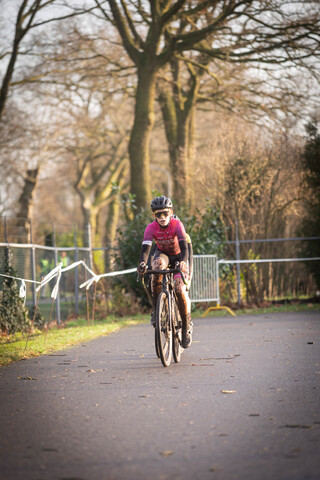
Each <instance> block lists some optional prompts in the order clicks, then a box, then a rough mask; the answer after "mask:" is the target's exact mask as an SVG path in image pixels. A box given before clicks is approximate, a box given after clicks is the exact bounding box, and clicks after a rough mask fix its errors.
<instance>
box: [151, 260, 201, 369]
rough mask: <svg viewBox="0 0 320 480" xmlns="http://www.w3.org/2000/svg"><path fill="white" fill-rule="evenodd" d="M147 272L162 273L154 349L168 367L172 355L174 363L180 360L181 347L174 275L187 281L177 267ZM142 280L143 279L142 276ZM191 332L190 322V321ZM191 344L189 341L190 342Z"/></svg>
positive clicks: (180, 323)
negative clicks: (179, 275) (178, 275)
mask: <svg viewBox="0 0 320 480" xmlns="http://www.w3.org/2000/svg"><path fill="white" fill-rule="evenodd" d="M146 273H147V274H153V275H162V281H161V283H162V287H161V292H160V293H159V295H158V300H157V306H156V312H155V314H156V323H155V349H156V354H157V356H158V357H159V358H160V359H161V362H162V365H163V366H164V367H168V366H169V365H170V363H171V360H172V356H173V359H174V361H175V362H176V363H179V362H180V360H181V354H182V352H183V348H182V345H181V343H182V320H181V316H180V313H179V309H178V303H177V296H176V292H175V289H174V275H175V274H177V273H179V274H181V278H182V280H183V283H184V284H185V285H188V282H187V280H186V278H185V276H184V274H183V272H182V271H181V269H180V268H178V264H176V265H175V268H168V269H166V270H147V272H146ZM142 282H143V283H144V279H143V277H142ZM190 329H191V332H190V333H191V334H192V322H190ZM190 344H191V343H190Z"/></svg>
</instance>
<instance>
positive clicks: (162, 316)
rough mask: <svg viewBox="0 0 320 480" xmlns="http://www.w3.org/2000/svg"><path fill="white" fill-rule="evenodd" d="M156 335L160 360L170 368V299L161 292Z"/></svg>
mask: <svg viewBox="0 0 320 480" xmlns="http://www.w3.org/2000/svg"><path fill="white" fill-rule="evenodd" d="M156 335H157V343H156V345H157V344H158V348H159V354H160V359H161V362H162V365H163V366H164V367H168V366H169V365H170V363H171V358H172V329H171V328H170V318H169V298H168V295H167V294H166V293H165V292H161V293H160V294H159V297H158V302H157V314H156Z"/></svg>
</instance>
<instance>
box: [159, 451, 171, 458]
mask: <svg viewBox="0 0 320 480" xmlns="http://www.w3.org/2000/svg"><path fill="white" fill-rule="evenodd" d="M161 455H162V456H163V457H170V455H173V452H172V450H165V451H164V452H161Z"/></svg>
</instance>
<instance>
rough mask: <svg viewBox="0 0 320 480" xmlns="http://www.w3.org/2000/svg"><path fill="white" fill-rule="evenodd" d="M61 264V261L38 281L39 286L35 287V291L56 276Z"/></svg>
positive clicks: (59, 271)
mask: <svg viewBox="0 0 320 480" xmlns="http://www.w3.org/2000/svg"><path fill="white" fill-rule="evenodd" d="M61 266H62V262H60V263H59V265H57V266H56V267H55V268H54V269H53V270H51V272H49V273H48V274H47V275H46V276H45V277H44V278H43V280H42V282H41V283H40V285H39V287H37V288H36V292H38V291H39V290H40V289H41V288H42V287H43V286H44V285H46V284H47V283H49V282H50V280H52V279H53V278H54V277H56V276H57V275H58V274H59V273H60V274H61Z"/></svg>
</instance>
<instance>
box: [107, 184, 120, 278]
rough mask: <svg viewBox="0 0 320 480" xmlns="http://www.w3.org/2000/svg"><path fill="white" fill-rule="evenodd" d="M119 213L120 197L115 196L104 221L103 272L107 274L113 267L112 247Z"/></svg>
mask: <svg viewBox="0 0 320 480" xmlns="http://www.w3.org/2000/svg"><path fill="white" fill-rule="evenodd" d="M119 213H120V195H119V194H117V195H116V196H115V197H114V199H113V201H112V202H111V204H110V207H109V213H108V217H107V221H106V228H105V236H104V244H105V246H106V247H107V248H108V250H106V251H105V257H104V258H105V261H104V263H105V271H106V272H109V271H110V270H111V269H112V267H113V258H114V255H113V251H112V249H113V247H114V244H115V238H116V234H117V225H118V220H119Z"/></svg>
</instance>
